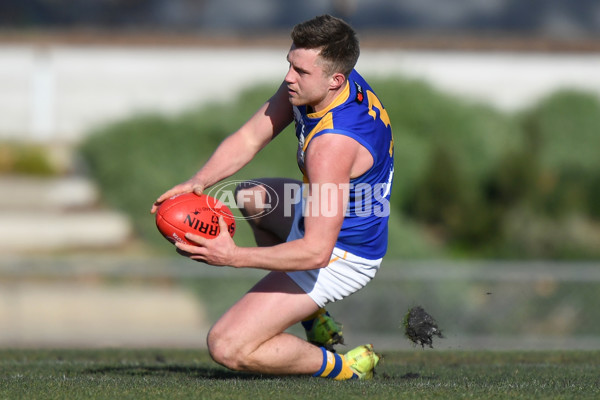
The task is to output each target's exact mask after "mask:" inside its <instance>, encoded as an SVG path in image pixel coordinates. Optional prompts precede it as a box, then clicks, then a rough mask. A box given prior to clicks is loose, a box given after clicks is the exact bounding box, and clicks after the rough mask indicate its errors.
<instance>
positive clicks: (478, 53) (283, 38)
mask: <svg viewBox="0 0 600 400" xmlns="http://www.w3.org/2000/svg"><path fill="white" fill-rule="evenodd" d="M324 13H329V14H332V15H336V16H339V17H342V18H344V19H346V20H347V21H349V22H350V23H351V24H352V25H353V26H354V27H355V28H356V30H357V32H358V34H359V38H360V40H361V58H360V60H359V63H358V65H357V69H358V70H359V72H361V73H362V74H363V75H364V76H365V77H366V78H367V79H368V80H369V82H370V83H371V85H372V86H373V88H374V89H375V91H376V92H377V93H378V95H379V97H380V99H381V100H382V102H383V104H384V106H385V107H386V108H387V109H388V113H389V114H390V117H391V120H392V126H393V129H394V137H395V151H396V169H395V170H396V175H395V183H394V189H393V196H392V216H391V219H390V246H389V247H390V249H389V253H388V256H386V259H385V261H384V263H383V266H382V269H381V271H380V273H379V275H378V277H377V278H376V279H375V280H374V281H373V282H372V283H371V284H370V285H369V286H367V288H365V289H364V290H363V291H361V292H360V293H358V294H356V295H353V296H351V297H350V298H348V299H346V300H345V301H343V302H341V303H339V304H333V305H332V306H331V307H330V308H331V310H332V313H333V314H334V316H335V317H336V318H337V319H339V320H340V321H341V322H343V324H344V326H345V333H346V336H347V343H348V344H349V346H351V345H354V344H360V343H362V342H363V341H365V340H367V341H371V342H373V343H374V344H375V346H376V347H377V346H378V345H379V348H383V349H398V348H410V346H411V345H410V344H409V342H408V340H407V339H405V338H404V337H403V334H402V329H401V323H402V317H403V315H404V313H405V312H406V311H407V310H408V308H409V307H411V306H413V305H422V306H424V307H425V309H427V310H428V311H430V312H431V313H432V314H433V315H434V317H436V318H437V320H438V322H439V325H440V327H441V328H442V330H443V331H444V333H445V334H446V339H442V340H440V341H438V342H437V343H435V345H436V347H437V348H440V349H450V348H451V349H475V348H485V349H507V348H508V349H521V348H524V349H560V348H583V349H590V348H598V347H599V346H600V319H598V318H597V311H596V310H597V308H598V306H600V302H599V300H598V297H597V295H596V294H597V293H599V289H600V262H599V256H600V157H598V156H597V153H598V149H599V148H600V4H599V3H598V2H595V1H592V0H570V1H569V0H544V1H542V0H535V1H533V0H532V1H527V2H522V1H514V0H492V1H486V2H480V1H474V0H419V1H415V0H394V1H392V0H372V1H369V2H360V1H358V0H320V1H316V0H310V1H304V2H302V4H301V5H300V4H299V3H298V2H293V1H275V0H247V1H244V2H237V1H235V2H234V1H229V0H226V1H223V0H221V1H216V0H195V1H194V0H95V1H91V0H79V1H74V0H20V1H17V0H5V1H3V2H2V3H0V193H1V196H0V254H1V257H0V325H1V326H2V327H3V328H2V330H1V331H0V346H3V347H37V346H44V347H48V346H50V347H104V346H115V347H120V346H130V347H139V346H159V347H160V346H177V347H188V346H189V347H198V348H201V347H203V346H204V337H205V334H206V331H207V329H208V328H209V327H210V324H211V323H212V322H214V321H215V320H216V318H218V316H219V315H220V314H221V313H222V312H223V311H225V310H226V309H227V307H228V306H229V305H231V304H232V303H233V302H234V301H235V300H236V299H237V298H238V297H240V296H241V295H242V294H243V293H244V292H245V291H246V290H248V288H249V287H251V285H252V284H253V282H255V281H256V280H257V279H259V278H260V277H261V276H262V275H263V273H261V272H258V271H230V270H228V269H216V268H212V267H207V266H204V265H202V264H196V263H193V262H191V261H189V260H186V259H183V258H181V257H179V256H177V255H175V253H174V251H173V247H172V246H171V245H170V244H169V243H167V242H166V241H165V240H164V239H163V238H162V237H161V236H160V234H159V233H158V231H157V230H156V228H155V227H154V219H153V216H152V215H150V214H149V209H150V206H151V204H152V202H153V201H154V199H155V198H156V197H157V196H158V195H160V194H161V193H162V192H163V191H165V190H166V189H168V188H170V187H171V186H173V185H175V184H177V183H179V182H181V181H183V180H186V179H187V178H188V177H189V176H191V175H192V174H193V173H194V172H195V171H196V170H197V169H198V168H199V167H200V166H201V165H202V163H203V162H204V161H206V159H207V158H208V157H209V156H210V154H211V152H212V150H213V149H214V148H215V146H217V145H218V143H219V142H220V141H221V140H223V138H224V137H225V136H226V135H227V134H229V133H231V132H232V131H234V130H235V129H236V128H237V127H238V126H239V125H240V124H242V123H243V122H244V121H245V120H246V119H247V118H248V117H249V116H250V115H251V114H252V112H253V111H254V110H256V108H258V107H259V106H260V105H261V104H262V102H264V101H265V99H266V98H268V96H269V95H270V94H271V93H272V92H273V91H274V90H275V88H276V87H277V86H278V84H279V83H280V82H281V80H282V78H283V76H284V75H285V73H286V70H287V62H286V61H285V57H286V54H287V50H288V48H289V45H290V42H289V31H290V30H291V28H292V27H293V26H294V25H295V24H296V23H298V22H301V21H303V20H306V19H309V18H312V17H313V16H315V15H320V14H324ZM294 142H295V137H294V135H293V133H292V131H291V129H290V128H288V130H287V131H286V133H284V134H282V135H280V137H279V138H278V139H277V140H276V141H275V142H274V143H273V144H272V146H270V148H267V149H265V151H264V153H263V154H262V155H261V157H259V159H257V160H255V161H253V162H252V163H251V164H250V165H248V167H247V168H245V169H244V170H243V171H241V172H240V173H238V174H236V175H235V176H233V177H232V178H231V179H248V178H256V177H261V176H290V177H297V176H298V172H297V167H296V165H295V161H294V158H293V157H291V156H290V155H291V154H294V151H295V143H294ZM236 240H237V242H238V244H240V245H246V246H250V245H253V239H252V238H251V234H250V231H249V229H248V228H247V227H246V226H245V225H243V223H240V224H239V225H238V231H237V233H236ZM373 327H376V328H375V329H374V328H373ZM292 331H294V332H296V333H299V334H301V333H302V332H300V331H298V330H296V328H294V329H292Z"/></svg>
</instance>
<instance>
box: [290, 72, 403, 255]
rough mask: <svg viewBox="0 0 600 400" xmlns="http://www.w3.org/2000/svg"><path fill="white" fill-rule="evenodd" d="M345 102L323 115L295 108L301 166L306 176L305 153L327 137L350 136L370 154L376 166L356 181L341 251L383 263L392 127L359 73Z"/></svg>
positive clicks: (391, 170)
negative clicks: (315, 139)
mask: <svg viewBox="0 0 600 400" xmlns="http://www.w3.org/2000/svg"><path fill="white" fill-rule="evenodd" d="M340 97H341V98H338V99H336V100H335V101H334V102H333V105H334V106H333V107H332V108H330V109H328V110H325V112H321V113H318V114H314V113H313V114H310V113H307V109H306V107H305V106H303V107H294V116H295V122H296V136H297V137H298V165H299V167H300V169H301V170H302V171H303V172H304V154H305V152H306V149H307V148H308V146H309V145H310V141H311V140H312V139H314V138H315V137H318V136H320V135H324V134H339V135H345V136H349V137H351V138H353V139H354V140H356V141H357V142H359V143H360V144H361V145H362V146H364V147H365V148H366V149H367V150H369V152H370V153H371V155H372V157H373V166H372V167H371V168H370V169H369V170H368V171H367V172H365V173H364V174H363V175H361V176H359V177H357V178H355V179H351V180H350V192H349V196H350V198H349V204H348V209H347V212H346V215H345V218H344V222H343V224H342V228H341V231H340V234H339V237H338V241H337V243H336V247H338V248H341V249H343V250H347V251H348V252H350V253H352V254H355V255H357V256H360V257H364V258H368V259H378V258H381V257H383V256H384V255H385V252H386V250H387V225H388V218H389V212H390V203H389V200H390V193H391V189H392V180H393V174H394V149H393V138H392V128H391V125H390V121H389V117H388V115H387V112H386V110H385V108H384V107H383V106H382V104H381V102H380V101H379V99H378V98H377V96H376V95H375V94H374V92H373V90H372V89H371V87H370V86H369V85H368V84H367V82H366V81H365V80H364V79H363V78H362V77H361V76H360V75H359V74H358V72H356V71H352V73H351V74H350V76H349V79H348V85H347V87H346V90H345V91H344V92H343V93H342V94H340ZM336 156H338V157H343V156H344V155H343V154H339V155H336Z"/></svg>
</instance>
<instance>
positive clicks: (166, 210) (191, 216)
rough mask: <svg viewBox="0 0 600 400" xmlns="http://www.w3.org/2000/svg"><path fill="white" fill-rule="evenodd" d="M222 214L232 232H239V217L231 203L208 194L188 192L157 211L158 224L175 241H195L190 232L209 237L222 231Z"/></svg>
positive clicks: (169, 238)
mask: <svg viewBox="0 0 600 400" xmlns="http://www.w3.org/2000/svg"><path fill="white" fill-rule="evenodd" d="M219 216H222V217H223V219H224V220H225V223H226V224H227V229H228V231H229V234H230V235H231V236H232V237H233V235H234V234H235V219H234V217H233V214H232V213H231V210H230V209H229V207H227V206H226V205H225V204H223V203H222V202H220V201H219V200H217V199H215V198H214V197H211V196H209V195H206V194H202V195H200V196H198V195H197V194H194V193H185V194H180V195H177V196H173V197H171V198H169V199H167V200H165V201H164V202H163V203H162V204H161V205H160V207H159V208H158V211H157V212H156V227H157V228H158V230H159V231H160V233H162V235H163V236H164V237H165V238H166V239H167V240H168V241H169V242H171V243H173V244H175V242H181V243H186V244H192V245H193V244H194V243H191V242H189V241H188V240H186V238H185V234H186V233H188V232H189V233H193V234H195V235H200V236H203V237H205V238H208V239H213V238H215V237H216V236H217V235H219V232H220V228H219Z"/></svg>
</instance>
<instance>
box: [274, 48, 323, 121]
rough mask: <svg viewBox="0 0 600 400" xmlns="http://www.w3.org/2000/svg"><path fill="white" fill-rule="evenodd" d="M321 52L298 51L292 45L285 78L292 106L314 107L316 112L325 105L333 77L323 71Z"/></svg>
mask: <svg viewBox="0 0 600 400" xmlns="http://www.w3.org/2000/svg"><path fill="white" fill-rule="evenodd" d="M319 52H320V50H319V49H298V48H296V47H295V46H293V45H292V47H291V49H290V51H289V53H288V55H287V60H288V62H289V64H290V67H289V70H288V73H287V75H286V76H285V83H286V84H287V87H288V95H289V100H290V103H292V105H295V106H302V105H308V106H312V107H313V108H314V109H315V111H318V110H319V107H320V106H322V105H323V104H321V103H322V102H323V101H324V100H325V98H326V96H327V94H328V93H329V87H330V84H331V77H330V76H328V75H326V74H325V72H324V70H323V63H322V60H321V59H320V57H319ZM325 105H326V104H325Z"/></svg>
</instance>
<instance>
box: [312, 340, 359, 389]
mask: <svg viewBox="0 0 600 400" xmlns="http://www.w3.org/2000/svg"><path fill="white" fill-rule="evenodd" d="M321 351H322V352H323V364H322V365H321V369H319V370H318V371H317V372H316V373H315V374H314V375H313V376H317V377H322V378H329V379H335V380H336V381H343V380H346V379H358V375H357V374H356V373H354V371H353V370H352V368H350V364H348V362H347V361H346V358H345V357H344V356H343V355H339V354H336V353H332V352H330V351H327V349H325V347H321Z"/></svg>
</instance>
